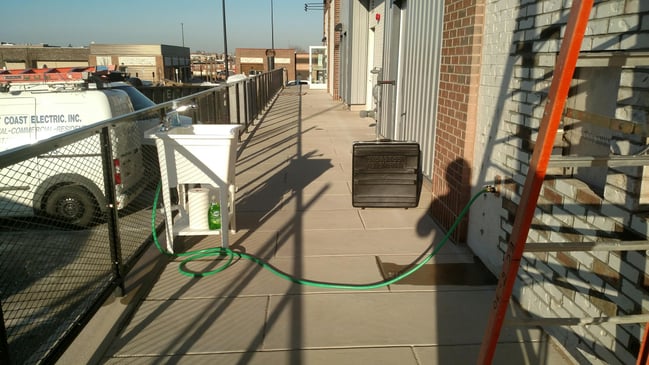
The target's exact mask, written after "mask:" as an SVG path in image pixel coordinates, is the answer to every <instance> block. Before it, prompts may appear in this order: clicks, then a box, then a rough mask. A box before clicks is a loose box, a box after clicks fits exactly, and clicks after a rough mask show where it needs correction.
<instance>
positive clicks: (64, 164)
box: [0, 82, 144, 226]
mask: <svg viewBox="0 0 649 365" xmlns="http://www.w3.org/2000/svg"><path fill="white" fill-rule="evenodd" d="M130 112H133V105H132V103H131V100H130V98H129V96H128V95H127V93H126V92H124V91H122V90H117V89H101V88H100V89H98V88H97V87H96V85H95V84H94V83H87V82H58V83H57V82H40V83H38V82H35V83H30V82H16V83H10V84H8V85H7V84H5V85H4V87H1V88H0V156H1V155H2V151H6V150H7V149H11V148H14V147H18V146H22V145H27V144H32V143H35V142H38V141H42V140H44V139H47V138H49V137H52V136H56V135H58V134H60V133H63V132H66V131H70V130H73V129H76V128H79V127H83V126H88V125H90V124H94V123H97V122H100V121H103V120H106V119H110V118H114V117H116V116H119V115H123V114H127V113H130ZM110 135H111V141H112V143H111V147H112V153H113V156H112V158H113V165H114V167H115V171H116V174H115V177H114V178H115V183H116V185H115V191H116V200H117V208H118V209H122V208H124V207H126V206H127V205H128V204H129V202H131V201H132V200H133V199H134V198H135V197H136V196H137V195H138V194H139V193H140V192H141V191H142V190H143V185H144V184H141V180H142V178H143V175H144V169H143V168H142V166H143V162H142V148H141V145H140V143H139V141H140V140H141V138H140V137H139V135H140V133H139V131H138V130H137V126H135V125H134V124H132V123H130V124H129V123H124V124H118V125H114V126H111V127H110ZM100 146H101V145H100V136H99V135H93V136H91V137H88V138H86V139H84V140H81V141H79V142H76V143H74V144H71V145H67V146H64V147H62V148H59V149H57V150H54V151H51V152H49V153H47V154H43V155H40V156H38V157H36V158H32V159H29V160H26V161H24V162H21V163H19V164H17V165H12V166H9V167H7V168H4V169H2V170H0V216H12V217H13V216H32V215H35V214H36V215H47V216H50V217H54V218H56V219H58V220H62V221H64V222H66V223H69V224H73V225H77V226H89V225H92V224H93V223H97V218H98V217H99V213H100V212H101V211H102V210H104V209H105V208H106V206H107V204H106V198H105V195H104V191H105V189H104V174H103V164H102V159H101V154H100V152H101V148H100ZM0 158H1V157H0Z"/></svg>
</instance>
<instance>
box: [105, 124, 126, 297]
mask: <svg viewBox="0 0 649 365" xmlns="http://www.w3.org/2000/svg"><path fill="white" fill-rule="evenodd" d="M110 128H111V127H110V126H106V127H104V128H102V129H101V148H102V151H101V159H102V162H103V165H104V190H105V193H106V222H107V224H106V225H107V229H108V243H109V245H110V256H111V260H112V264H113V276H114V281H115V283H116V284H117V286H118V287H119V289H120V296H123V295H124V294H125V288H124V278H123V277H122V272H121V267H122V249H121V242H120V235H119V219H118V215H117V199H116V194H115V171H114V170H115V166H114V162H113V149H112V145H111V138H110Z"/></svg>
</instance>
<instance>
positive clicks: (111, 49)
mask: <svg viewBox="0 0 649 365" xmlns="http://www.w3.org/2000/svg"><path fill="white" fill-rule="evenodd" d="M89 64H90V66H98V65H103V66H107V65H115V66H117V67H118V68H119V69H120V70H122V71H125V72H128V73H129V74H130V75H131V77H137V78H139V79H141V80H145V81H151V82H154V83H156V84H165V83H170V82H172V83H174V82H184V81H187V80H189V79H190V78H191V77H192V73H191V58H190V52H189V48H187V47H179V46H169V45H164V44H155V45H139V44H91V45H90V55H89Z"/></svg>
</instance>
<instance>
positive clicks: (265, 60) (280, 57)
mask: <svg viewBox="0 0 649 365" xmlns="http://www.w3.org/2000/svg"><path fill="white" fill-rule="evenodd" d="M271 51H272V50H270V49H265V48H237V49H236V50H235V56H236V68H235V70H236V72H237V73H244V74H246V75H249V74H250V71H253V72H267V71H270V67H269V58H270V56H271ZM274 52H275V69H278V68H283V69H285V70H286V77H287V80H295V78H296V62H295V58H296V53H295V49H293V48H288V49H287V48H283V49H275V50H274Z"/></svg>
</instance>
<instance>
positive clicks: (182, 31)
mask: <svg viewBox="0 0 649 365" xmlns="http://www.w3.org/2000/svg"><path fill="white" fill-rule="evenodd" d="M180 34H181V35H182V37H183V48H185V25H184V24H183V23H180Z"/></svg>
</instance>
